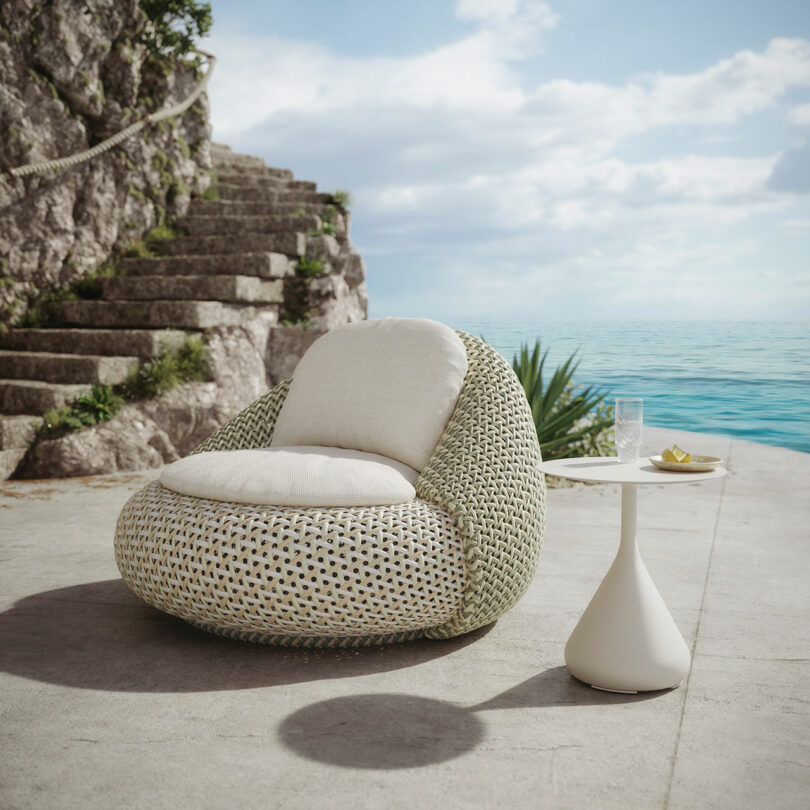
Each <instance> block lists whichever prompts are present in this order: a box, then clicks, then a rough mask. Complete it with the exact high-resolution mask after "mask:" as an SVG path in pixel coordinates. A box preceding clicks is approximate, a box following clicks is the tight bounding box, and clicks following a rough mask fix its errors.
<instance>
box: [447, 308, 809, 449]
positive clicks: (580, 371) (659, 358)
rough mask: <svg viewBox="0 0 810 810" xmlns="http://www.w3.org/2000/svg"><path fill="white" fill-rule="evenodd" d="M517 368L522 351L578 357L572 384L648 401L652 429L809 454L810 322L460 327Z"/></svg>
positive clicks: (552, 360)
mask: <svg viewBox="0 0 810 810" xmlns="http://www.w3.org/2000/svg"><path fill="white" fill-rule="evenodd" d="M453 326H454V327H455V328H458V329H463V330H465V331H467V332H470V333H471V334H473V335H478V336H479V337H483V338H484V339H485V340H486V341H487V342H488V343H489V344H491V345H492V346H494V347H495V348H496V349H497V350H498V351H499V352H500V353H501V354H503V355H504V357H506V359H507V360H509V362H510V363H511V361H512V357H513V356H514V354H515V353H516V352H517V351H519V349H520V346H521V344H522V343H528V344H529V345H530V346H534V342H535V340H537V339H538V338H539V339H540V341H541V345H542V346H543V348H544V349H545V348H548V350H549V353H548V360H547V361H546V368H548V369H549V370H550V371H553V370H554V368H556V367H557V365H559V364H560V363H562V362H564V361H565V360H566V359H567V358H568V357H569V356H570V355H571V354H572V353H573V352H576V353H577V357H578V359H579V366H578V368H577V371H576V373H575V375H574V382H576V383H578V384H581V385H596V386H597V387H598V388H600V389H601V390H603V391H605V392H606V393H607V398H608V399H609V400H613V399H615V398H616V397H641V398H642V399H643V400H644V422H645V424H648V425H652V426H656V427H671V428H675V429H679V430H693V431H697V432H698V433H715V434H718V435H724V436H733V437H736V438H740V439H746V440H748V441H754V442H762V443H763V444H771V445H776V446H778V447H789V448H791V449H793V450H801V451H803V452H805V453H810V323H776V322H762V323H757V322H733V321H711V322H708V321H707V322H691V321H682V322H678V321H671V322H667V321H665V322H650V321H638V322H630V323H618V322H598V321H591V322H563V321H560V322H553V321H547V322H511V323H505V322H499V321H491V322H481V321H467V322H463V321H462V322H459V323H455V324H453Z"/></svg>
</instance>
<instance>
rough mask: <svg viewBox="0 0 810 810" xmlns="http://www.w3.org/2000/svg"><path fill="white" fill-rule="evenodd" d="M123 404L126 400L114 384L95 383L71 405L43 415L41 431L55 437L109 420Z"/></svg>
mask: <svg viewBox="0 0 810 810" xmlns="http://www.w3.org/2000/svg"><path fill="white" fill-rule="evenodd" d="M123 404H124V400H123V399H122V398H121V397H120V396H119V395H118V394H117V393H116V392H115V390H114V389H113V388H112V386H109V385H106V384H104V383H93V385H92V386H91V387H90V388H89V389H88V390H87V391H83V392H82V393H81V394H79V396H78V397H76V399H75V400H73V402H71V403H70V404H69V405H63V406H62V407H61V408H54V409H53V410H50V411H48V412H47V413H46V414H45V416H44V417H43V422H42V427H41V428H40V433H41V434H42V435H44V436H46V437H49V438H53V437H55V436H61V435H64V434H65V433H70V432H72V431H74V430H81V428H83V427H88V426H89V425H96V424H100V423H101V422H108V421H109V420H110V419H112V418H113V417H114V416H115V415H116V414H117V413H118V411H120V410H121V406H122V405H123Z"/></svg>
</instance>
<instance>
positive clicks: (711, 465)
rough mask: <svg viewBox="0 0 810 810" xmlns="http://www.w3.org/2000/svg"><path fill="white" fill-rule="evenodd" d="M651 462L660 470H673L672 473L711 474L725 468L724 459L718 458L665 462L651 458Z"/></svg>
mask: <svg viewBox="0 0 810 810" xmlns="http://www.w3.org/2000/svg"><path fill="white" fill-rule="evenodd" d="M650 461H652V463H653V464H655V466H656V467H658V469H660V470H671V471H672V472H709V471H710V470H714V469H717V467H722V466H723V459H722V458H717V456H696V455H693V456H692V460H691V461H688V462H686V463H684V462H683V461H664V459H663V458H661V456H650Z"/></svg>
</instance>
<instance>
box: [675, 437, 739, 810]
mask: <svg viewBox="0 0 810 810" xmlns="http://www.w3.org/2000/svg"><path fill="white" fill-rule="evenodd" d="M732 444H733V443H732V442H731V441H729V443H728V452H727V453H726V465H729V464H730V462H731V448H732ZM727 480H728V475H724V476H723V478H722V479H721V481H722V483H721V485H720V498H719V503H718V505H717V515H716V516H715V519H714V532H713V533H712V547H711V548H710V549H709V561H708V563H707V565H706V576H705V578H704V580H703V593H702V594H701V595H700V609H699V610H698V620H697V627H696V628H695V638H694V640H693V641H692V649H691V650H690V654H691V657H692V664H691V666H690V667H689V674H688V675H687V676H686V682H685V683H684V685H683V690H684V695H683V703H682V704H681V716H680V718H679V720H678V733H677V735H676V737H675V750H674V751H673V752H672V766H671V768H670V770H669V784H668V785H667V795H666V796H665V797H664V810H668V808H669V802H670V798H671V796H672V782H673V780H674V778H675V765H676V764H677V762H678V752H679V751H680V747H681V731H682V730H683V718H684V715H685V714H686V704H687V702H688V700H689V685H690V683H691V682H692V667H693V666H694V665H695V651H696V650H697V643H698V638H699V637H700V625H701V622H702V621H703V606H704V605H705V604H706V592H707V591H708V590H709V576H710V575H711V571H712V560H713V559H714V548H715V546H716V545H717V529H718V528H719V526H720V514H721V513H722V511H723V498H724V496H725V494H726V481H727Z"/></svg>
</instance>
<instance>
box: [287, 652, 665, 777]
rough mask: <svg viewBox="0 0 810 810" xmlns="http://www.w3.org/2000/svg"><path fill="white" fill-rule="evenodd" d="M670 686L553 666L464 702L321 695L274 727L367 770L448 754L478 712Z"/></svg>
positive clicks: (614, 698)
mask: <svg viewBox="0 0 810 810" xmlns="http://www.w3.org/2000/svg"><path fill="white" fill-rule="evenodd" d="M669 691H671V690H662V691H659V692H642V693H639V694H637V695H630V694H619V693H614V692H604V691H600V690H596V689H592V688H591V687H590V686H588V685H587V684H584V683H582V682H580V681H577V680H576V679H575V678H573V677H572V676H571V675H570V674H569V672H568V669H567V668H566V667H564V666H559V667H553V668H551V669H547V670H545V671H544V672H540V673H538V674H537V675H534V676H533V677H531V678H529V679H528V680H526V681H523V682H522V683H520V684H518V685H517V686H515V687H513V688H512V689H509V690H507V691H506V692H502V693H501V694H500V695H496V696H495V697H493V698H491V699H489V700H487V701H484V702H483V703H479V704H477V705H475V706H469V707H465V706H461V705H459V704H456V703H450V702H449V701H445V700H433V699H430V698H422V697H417V696H415V695H403V694H366V695H352V696H348V697H340V698H333V699H331V700H323V701H319V702H317V703H313V704H310V705H309V706H305V707H304V708H302V709H299V710H298V711H296V712H294V713H293V714H291V715H289V716H288V717H287V718H286V719H284V720H283V721H282V722H281V724H280V725H279V727H278V730H277V734H278V737H279V739H280V740H281V742H282V743H283V744H284V745H285V746H286V747H287V748H288V749H290V750H291V751H293V752H294V753H296V754H298V755H299V756H301V757H304V758H306V759H310V760H314V761H316V762H322V763H326V764H329V765H337V766H340V767H345V768H364V769H368V770H394V769H397V768H417V767H423V766H426V765H435V764H437V763H440V762H446V761H447V760H450V759H454V758H456V757H459V756H461V755H462V754H465V753H467V752H468V751H471V750H473V749H474V748H475V747H476V746H477V745H479V744H480V743H481V742H482V741H483V739H484V737H485V736H486V725H485V723H484V721H483V720H482V719H481V718H480V717H479V716H477V715H478V713H479V712H484V711H493V710H499V709H533V708H547V707H557V706H559V707H565V706H590V705H593V706H606V705H607V706H610V705H616V704H621V703H638V702H640V701H644V700H649V699H650V698H654V697H658V696H660V695H661V694H664V693H666V692H669ZM347 729H351V733H347Z"/></svg>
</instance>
